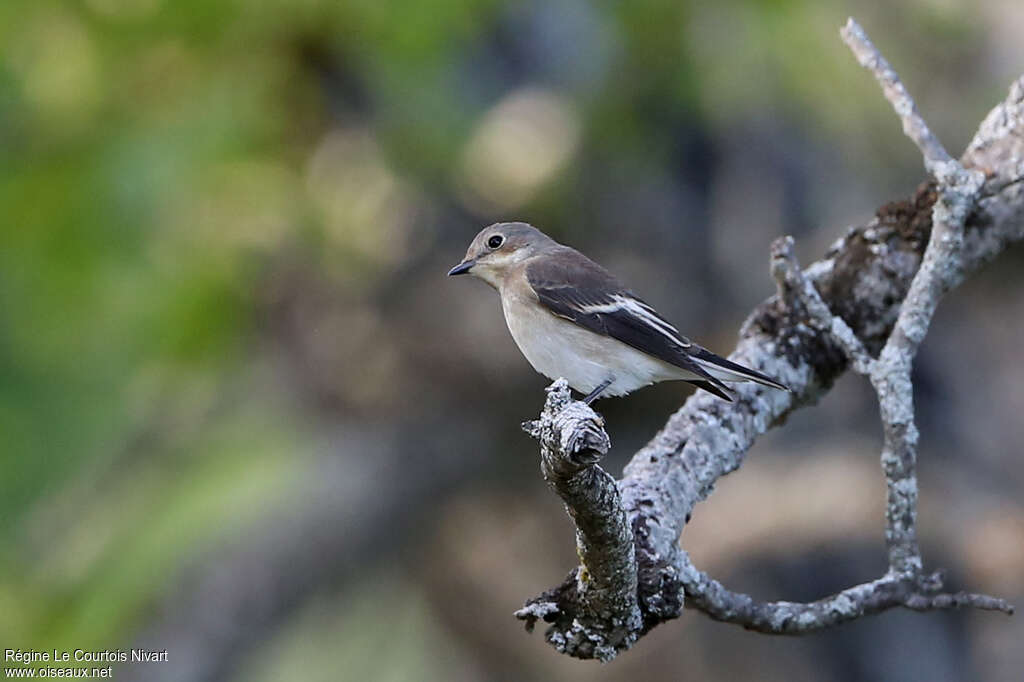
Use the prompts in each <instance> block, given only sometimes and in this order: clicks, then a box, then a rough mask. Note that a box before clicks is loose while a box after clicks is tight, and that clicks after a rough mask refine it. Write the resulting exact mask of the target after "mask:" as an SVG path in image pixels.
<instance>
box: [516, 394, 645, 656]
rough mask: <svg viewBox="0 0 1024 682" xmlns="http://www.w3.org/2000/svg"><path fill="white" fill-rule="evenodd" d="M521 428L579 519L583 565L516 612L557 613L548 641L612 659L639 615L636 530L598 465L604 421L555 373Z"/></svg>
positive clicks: (551, 616)
mask: <svg viewBox="0 0 1024 682" xmlns="http://www.w3.org/2000/svg"><path fill="white" fill-rule="evenodd" d="M523 428H524V429H525V430H526V431H527V433H529V434H530V435H532V436H533V437H534V438H537V439H539V440H540V443H541V471H542V472H543V474H544V479H545V480H546V481H547V482H548V484H549V485H550V486H551V487H552V489H554V491H555V492H556V493H558V496H559V497H561V498H562V501H563V502H565V508H566V510H567V511H568V512H569V515H570V516H571V517H572V520H573V522H574V523H575V524H576V549H577V553H578V554H579V557H580V566H579V567H578V568H577V569H576V570H575V571H574V572H573V573H572V575H570V577H569V580H568V581H567V582H566V585H565V586H563V588H561V589H558V590H556V591H554V592H552V593H546V594H544V595H541V596H540V597H538V598H537V599H533V600H531V601H529V602H527V604H526V606H524V607H523V608H522V609H520V610H519V611H517V612H516V616H517V617H518V618H521V619H523V620H525V621H526V623H527V627H528V628H530V629H532V628H533V625H534V623H535V622H536V621H537V620H538V619H542V620H546V621H551V620H554V621H555V623H556V625H555V627H552V628H551V629H550V630H549V631H548V641H549V642H551V644H553V645H554V646H555V648H557V649H558V650H559V651H561V652H563V653H568V654H571V655H573V656H577V657H580V658H599V659H602V660H610V659H612V658H614V657H615V654H616V653H618V651H619V650H621V649H625V648H628V647H629V646H630V645H631V644H632V643H633V641H635V640H636V637H637V633H638V632H639V630H640V622H641V621H640V608H639V606H638V605H637V574H636V554H635V550H634V545H633V532H632V530H631V529H630V527H629V522H628V519H627V518H626V512H625V511H624V510H623V508H622V502H621V499H620V496H619V489H618V487H617V486H616V483H615V479H614V478H612V476H610V475H609V474H608V473H607V472H605V471H604V470H603V469H601V467H599V466H597V462H598V461H599V460H600V459H601V457H603V456H604V455H605V454H607V452H608V449H609V447H610V446H611V444H610V441H609V440H608V434H607V433H605V431H604V421H603V420H602V419H601V417H600V416H598V414H597V413H596V412H594V411H593V410H592V409H590V406H589V405H586V404H584V403H582V402H578V401H574V400H572V397H571V394H570V392H569V385H568V383H566V381H565V380H564V379H559V380H558V381H556V382H555V383H553V384H552V385H551V386H550V387H548V397H547V400H546V401H545V404H544V411H543V412H542V413H541V416H540V419H539V420H537V421H533V422H527V423H525V424H523ZM570 613H571V614H572V618H571V619H568V620H566V619H565V617H566V616H567V614H570Z"/></svg>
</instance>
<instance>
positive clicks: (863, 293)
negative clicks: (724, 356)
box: [517, 22, 1024, 659]
mask: <svg viewBox="0 0 1024 682" xmlns="http://www.w3.org/2000/svg"><path fill="white" fill-rule="evenodd" d="M843 35H844V39H846V40H847V41H848V43H850V44H851V48H853V49H854V52H855V54H857V57H858V59H859V60H860V61H861V63H863V64H865V65H866V66H868V68H870V69H871V70H872V71H874V72H875V74H876V76H877V77H878V78H879V81H880V83H881V84H882V86H883V90H884V91H885V93H886V96H887V97H888V98H889V100H890V101H891V102H892V103H893V105H894V107H895V109H896V111H897V114H898V115H899V116H900V118H901V119H902V120H903V122H904V129H905V130H906V131H907V134H908V135H909V136H910V137H911V139H913V140H914V142H915V143H916V144H917V145H918V147H919V148H920V149H921V150H922V154H923V155H924V157H925V164H926V168H928V170H929V172H931V173H933V175H935V177H936V181H933V182H926V183H924V184H922V185H921V187H920V188H919V189H918V190H917V192H916V193H915V195H914V196H913V197H911V198H910V199H908V200H906V201H902V202H894V203H892V204H887V205H886V206H883V207H882V208H881V209H879V211H878V213H877V215H876V217H875V219H874V220H873V221H871V222H870V223H869V224H867V225H862V226H857V227H854V228H851V229H850V230H849V231H848V232H847V233H846V235H845V236H844V237H843V238H841V239H840V240H839V241H837V242H836V243H835V244H834V245H833V246H832V247H831V248H830V249H829V251H828V252H827V253H826V254H825V257H824V258H823V259H822V260H819V261H817V262H816V263H813V264H812V265H810V266H809V267H808V268H807V269H806V270H803V271H801V270H800V268H799V265H798V264H797V263H796V260H795V258H794V257H793V255H792V246H791V243H789V242H786V241H781V242H777V244H776V245H775V247H774V248H773V259H772V270H773V274H774V275H775V277H776V280H777V281H778V282H779V291H778V293H777V294H776V295H775V296H773V297H772V298H770V299H768V300H767V301H765V302H764V303H762V304H761V305H760V306H758V307H757V308H756V309H755V310H754V311H753V313H752V314H751V315H750V317H749V318H748V319H747V321H746V322H745V323H744V325H743V327H742V329H741V331H740V339H739V343H738V344H737V348H736V351H735V352H734V353H733V354H732V356H731V357H732V358H733V359H734V360H735V361H737V362H740V363H742V364H745V365H748V366H750V367H754V368H757V369H758V370H760V371H762V372H765V373H766V374H769V375H771V376H774V377H777V378H778V379H779V380H781V381H783V382H785V383H786V384H787V385H789V386H790V387H791V388H792V389H793V392H792V393H785V392H782V391H773V390H771V389H766V388H764V387H762V386H759V385H755V384H746V385H740V386H739V387H738V391H737V400H736V402H735V403H732V404H729V403H725V402H724V401H721V400H718V399H717V398H715V397H714V396H710V395H708V394H705V393H699V394H695V395H694V396H692V397H691V398H690V399H689V400H688V401H687V402H686V404H685V405H684V406H683V407H682V408H681V409H680V410H679V411H678V412H676V414H674V415H673V416H672V417H671V418H670V419H669V420H668V422H667V423H666V424H665V426H664V428H663V429H662V430H661V432H660V433H658V434H657V435H656V436H655V437H654V438H653V439H652V440H651V442H650V443H648V444H647V445H646V446H645V447H644V448H643V449H641V450H640V451H639V452H637V453H636V454H635V455H634V456H633V459H632V460H631V462H630V463H629V465H628V466H627V467H626V469H625V471H624V475H623V478H622V480H621V481H619V484H618V491H619V493H620V494H621V511H622V513H623V514H624V515H625V519H626V526H627V527H628V528H629V529H630V530H631V532H632V535H633V543H634V552H635V562H636V571H635V572H636V577H637V584H636V591H637V603H638V606H639V611H640V614H639V615H640V622H639V624H638V626H637V630H636V631H635V633H634V636H633V637H621V638H619V642H620V645H618V646H617V650H622V649H625V648H628V647H629V646H630V645H631V644H632V642H633V641H634V639H635V638H636V637H639V636H641V635H642V634H644V633H645V632H647V631H648V630H650V629H651V628H652V627H655V626H656V625H658V624H659V623H662V622H664V621H666V620H669V619H672V618H676V617H678V616H679V615H680V613H681V611H682V607H683V601H684V597H685V599H686V601H687V604H688V605H689V606H692V607H694V608H697V609H700V610H702V611H704V612H705V613H707V614H708V615H709V616H711V617H713V618H716V619H718V620H723V621H727V622H732V623H737V624H740V625H742V626H744V627H747V628H750V629H754V630H759V631H763V632H772V633H780V634H787V633H800V632H808V631H811V630H817V629H820V628H823V627H829V626H831V625H835V624H837V623H841V622H845V621H848V620H851V619H853V618H856V617H859V616H861V615H865V614H869V613H875V612H877V611H880V610H883V609H887V608H891V607H895V606H903V607H906V608H911V609H915V610H929V609H942V608H959V607H964V606H971V607H976V608H983V609H995V610H1001V611H1006V612H1010V611H1012V607H1011V606H1010V605H1009V604H1008V603H1006V602H1005V601H1003V600H1000V599H996V598H993V597H988V596H985V595H974V594H965V593H954V594H951V593H944V592H942V580H941V576H940V575H939V574H938V573H934V574H926V573H924V572H923V569H922V563H921V559H920V553H919V551H918V548H917V542H916V537H915V522H916V497H917V485H916V478H915V473H914V468H915V462H916V447H917V430H916V427H915V426H914V422H913V391H912V389H913V386H912V384H911V383H910V375H909V369H910V366H911V364H912V361H913V357H914V354H915V353H916V351H917V347H918V345H919V344H920V342H921V340H922V339H923V338H924V335H925V334H926V333H927V329H928V324H929V322H930V320H931V316H932V314H933V313H934V310H935V306H936V305H937V303H938V300H939V298H940V297H941V295H942V294H943V293H944V292H946V291H948V290H949V289H951V288H953V287H955V286H957V285H958V284H959V283H960V282H962V281H963V279H964V278H965V277H966V276H967V275H969V274H970V273H972V272H974V271H976V270H978V269H979V268H981V267H982V266H983V265H985V264H986V263H988V262H989V261H991V260H992V259H993V258H995V257H996V256H997V255H998V254H999V253H1001V252H1002V251H1004V250H1005V249H1006V248H1007V247H1008V246H1009V245H1011V244H1013V243H1015V242H1019V241H1021V240H1022V239H1024V77H1022V78H1021V79H1018V80H1017V81H1016V82H1015V83H1014V84H1013V85H1012V86H1011V88H1010V93H1009V96H1008V97H1007V98H1006V100H1005V101H1003V102H1002V103H1001V104H999V105H998V106H997V107H996V108H995V109H993V110H992V112H991V113H990V114H989V115H988V116H987V117H986V119H985V121H984V122H983V123H982V124H981V126H980V127H979V129H978V132H977V134H976V135H975V137H974V140H973V141H972V142H971V144H970V145H969V147H968V149H967V151H966V152H965V154H964V156H963V157H962V159H961V162H959V163H958V162H956V161H954V160H952V159H950V158H949V156H948V154H946V153H945V151H944V149H943V148H942V145H941V144H940V143H939V142H938V140H937V139H935V138H934V136H933V135H932V134H931V133H930V131H929V130H928V127H927V126H926V125H925V124H924V121H923V119H921V117H920V115H919V114H918V113H917V110H916V107H915V106H914V104H913V100H911V99H910V97H909V95H908V94H907V92H906V90H905V88H903V86H902V84H901V83H900V81H899V78H898V76H897V75H896V73H895V72H894V71H893V70H892V68H891V67H890V66H889V65H888V63H887V62H885V60H884V59H883V58H882V57H881V55H880V54H878V53H877V50H875V49H874V47H873V46H872V45H871V43H870V41H869V40H868V39H867V37H866V35H864V32H863V30H862V29H860V27H859V26H857V25H856V23H853V22H851V23H850V24H848V25H847V27H846V28H845V29H844V30H843ZM875 355H877V359H875V357H873V356H875ZM848 367H853V368H854V369H855V370H856V371H858V372H860V373H863V374H865V375H866V376H868V377H870V379H871V381H872V384H873V385H874V386H875V389H876V392H877V393H878V396H879V404H880V411H881V414H882V421H883V425H884V426H885V446H884V449H883V455H882V461H883V468H884V471H885V475H886V479H887V482H888V485H889V498H888V513H887V532H886V536H887V541H888V542H887V544H888V548H889V563H890V569H889V571H888V572H887V574H886V575H885V576H883V577H881V578H879V579H878V580H875V581H872V582H869V583H864V584H862V585H857V586H854V587H851V588H848V589H846V590H843V591H842V592H840V593H838V594H836V595H833V596H831V597H827V598H825V599H822V600H819V601H816V602H812V603H809V604H795V603H791V602H774V603H758V602H756V601H754V600H753V599H752V598H751V597H749V596H747V595H742V594H738V593H734V592H730V591H729V590H727V589H726V588H725V587H723V586H722V585H721V584H720V583H718V582H717V581H715V580H714V579H712V578H710V577H709V576H707V575H705V574H704V573H702V572H701V571H699V570H698V569H697V568H696V567H694V566H693V564H692V563H691V562H690V560H689V557H688V556H687V555H686V553H685V552H684V551H683V550H682V549H681V548H680V546H679V537H680V534H681V533H682V531H683V529H684V527H685V525H686V523H687V521H688V520H689V517H690V513H691V511H692V509H693V507H694V505H696V504H697V503H698V502H700V501H701V500H703V499H705V498H706V497H707V495H709V494H710V492H711V490H712V487H713V485H714V483H715V482H716V481H717V480H718V478H720V477H721V476H724V475H726V474H728V473H730V472H732V471H735V470H736V469H738V468H739V467H740V466H741V465H742V463H743V457H744V454H745V453H746V451H747V450H748V449H749V448H750V446H751V445H752V444H753V442H754V440H755V439H756V438H757V437H758V436H759V435H760V434H762V433H764V432H765V431H767V430H768V429H769V428H771V427H772V426H773V425H775V424H778V423H780V421H782V420H783V419H784V418H785V416H786V415H787V414H789V413H790V412H792V411H793V410H795V409H798V408H800V407H803V406H805V405H808V404H813V403H815V402H816V401H817V400H818V399H819V398H820V396H821V394H822V393H824V392H825V391H827V390H828V389H829V388H830V387H831V385H832V383H833V382H834V381H835V379H836V378H837V377H838V376H839V375H841V374H842V373H843V372H844V371H845V370H846V369H847V368H848ZM567 405H568V407H570V408H572V406H573V405H576V403H571V402H570V403H568V404H567ZM573 409H575V408H573ZM545 412H546V413H547V412H548V408H547V407H546V408H545ZM548 419H549V420H553V419H554V415H551V416H549V417H548ZM598 419H599V418H598ZM541 421H542V422H543V421H544V417H543V416H542V420H541ZM593 423H595V424H599V422H593ZM570 440H571V439H570ZM553 442H554V441H548V444H547V445H544V446H543V447H542V450H543V449H544V448H548V447H550V444H551V443H553ZM602 442H603V440H602ZM546 456H547V455H546ZM557 459H558V458H557V457H556V460H557ZM546 475H547V474H546ZM549 480H550V479H549ZM593 499H594V498H588V501H590V502H592V501H593ZM563 500H566V502H567V505H568V506H570V513H571V514H574V518H577V519H578V518H579V516H580V515H579V513H578V511H576V512H574V511H573V510H572V508H571V504H570V502H569V501H568V499H567V498H566V496H564V495H563ZM606 500H607V502H608V504H615V500H616V498H614V497H612V496H609V497H607V498H606ZM594 512H595V510H593V509H590V510H588V513H587V516H588V517H590V518H597V515H596V514H595V513H594ZM604 515H605V516H607V517H608V518H612V519H616V523H618V522H619V521H618V519H620V518H621V517H620V516H619V515H618V510H617V509H615V510H612V509H608V510H605V513H604ZM587 534H588V535H589V536H593V535H594V529H593V528H590V529H588V531H587ZM611 547H612V548H614V543H612V544H611ZM590 550H591V552H590V554H589V555H588V556H587V558H586V559H585V560H584V565H585V566H588V567H589V566H590V565H598V564H600V562H601V559H600V557H598V556H596V555H595V554H594V552H597V553H600V552H601V551H602V549H601V547H600V546H597V545H591V546H590ZM614 551H616V552H617V553H618V556H620V557H621V556H623V553H622V552H621V551H620V550H619V549H615V550H614ZM588 570H589V569H588ZM581 571H582V569H577V571H575V572H574V573H573V574H571V575H570V577H569V579H568V580H567V581H566V582H565V583H564V584H563V585H561V586H559V587H557V588H555V589H553V590H551V591H549V592H547V593H545V595H542V596H541V597H539V598H537V599H535V600H532V601H531V602H530V603H529V604H528V605H527V607H526V608H525V609H523V610H522V611H520V612H519V613H518V614H517V615H518V616H519V617H520V618H523V619H525V620H526V621H527V622H528V624H531V625H532V624H533V623H534V622H535V621H536V620H537V619H538V618H542V619H544V620H545V621H547V622H549V623H552V625H551V627H549V629H548V632H547V638H548V640H549V641H551V642H552V643H554V644H555V645H556V646H559V648H560V650H562V651H565V652H566V653H570V654H572V655H576V656H580V657H590V656H593V655H597V654H596V652H595V651H594V650H592V649H588V648H587V647H575V648H574V647H563V646H560V644H561V643H562V642H565V641H567V637H568V638H570V639H572V640H573V641H583V640H586V639H588V638H589V636H590V635H594V636H596V637H597V638H598V639H602V637H603V635H602V634H601V633H603V632H605V631H607V630H608V629H609V625H608V624H607V623H601V622H595V621H594V619H593V618H592V614H593V612H592V610H588V608H587V606H586V600H585V599H584V600H580V599H578V598H566V595H570V594H575V593H576V592H578V585H579V584H580V580H579V576H580V575H581V574H582V573H581ZM574 591H575V592H574ZM620 622H621V621H620ZM602 641H608V640H607V639H604V640H602ZM600 656H601V658H605V659H607V658H608V651H607V650H602V651H601V652H600Z"/></svg>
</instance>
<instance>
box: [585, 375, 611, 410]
mask: <svg viewBox="0 0 1024 682" xmlns="http://www.w3.org/2000/svg"><path fill="white" fill-rule="evenodd" d="M612 381H613V380H612V379H605V380H604V381H602V382H601V383H599V384H598V385H597V388H595V389H594V390H593V391H591V392H590V393H588V394H587V397H586V398H584V399H583V402H584V403H586V404H587V405H589V404H590V403H592V402H594V401H595V400H597V396H599V395H601V391H603V390H604V389H606V388H608V387H609V386H611V385H612Z"/></svg>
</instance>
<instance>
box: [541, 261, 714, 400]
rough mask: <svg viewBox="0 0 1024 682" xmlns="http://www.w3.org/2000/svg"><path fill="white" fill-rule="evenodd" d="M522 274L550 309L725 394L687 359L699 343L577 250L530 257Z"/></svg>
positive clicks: (706, 374)
mask: <svg viewBox="0 0 1024 682" xmlns="http://www.w3.org/2000/svg"><path fill="white" fill-rule="evenodd" d="M526 279H527V281H528V282H529V284H530V287H531V288H532V289H533V291H534V293H535V294H536V295H537V299H538V300H539V301H540V303H541V304H542V305H544V306H545V307H546V308H547V309H548V310H550V311H551V312H552V313H554V314H555V315H557V316H559V317H561V318H564V319H566V320H570V321H571V322H575V323H576V324H578V325H580V326H581V327H585V328H587V329H589V330H590V331H592V332H596V333H598V334H604V335H605V336H610V337H612V338H613V339H617V340H618V341H621V342H622V343H625V344H626V345H628V346H632V347H633V348H636V349H637V350H640V351H643V352H644V353H647V354H648V355H652V356H654V357H656V358H659V359H661V360H664V361H665V362H667V363H669V364H671V365H674V366H676V367H679V368H681V369H685V370H687V371H688V372H692V373H693V374H694V375H696V377H699V378H700V380H701V383H702V384H709V385H710V386H713V387H715V388H717V389H718V391H712V393H715V394H716V395H720V393H719V391H720V392H722V393H724V394H725V395H720V397H723V398H725V399H726V400H731V398H730V397H729V396H728V391H729V389H728V388H727V387H726V386H725V384H723V383H722V382H721V381H720V380H719V379H717V378H716V377H714V376H712V374H710V373H709V372H708V371H707V370H706V369H704V367H703V366H702V364H701V363H699V362H697V361H695V360H694V359H693V356H692V355H691V353H692V352H693V350H695V349H700V346H697V345H695V344H693V343H691V342H690V340H689V339H687V338H686V337H685V336H683V335H682V334H680V333H679V330H677V329H676V328H675V327H673V326H672V325H671V324H670V323H669V322H668V321H667V320H666V319H665V318H663V317H662V316H661V315H659V314H658V313H657V311H655V310H654V308H652V307H651V306H649V305H647V304H646V303H644V302H643V301H642V300H640V299H639V298H637V297H636V296H634V295H633V294H632V293H631V292H630V291H629V290H628V289H626V288H625V287H624V286H622V284H621V283H620V282H619V281H618V280H617V279H615V277H614V276H613V275H612V274H611V273H609V272H608V271H607V270H605V269H604V268H602V267H601V266H600V265H598V264H597V263H595V262H593V261H592V260H590V259H589V258H587V257H586V256H584V255H583V254H581V253H579V252H578V251H576V250H574V249H570V248H568V247H563V248H560V249H559V250H558V253H556V254H551V255H548V256H547V257H544V258H538V259H536V260H534V261H533V262H531V263H529V264H528V265H527V267H526ZM700 350H703V349H700ZM701 387H702V388H704V386H703V385H702V386H701ZM707 390H710V389H707Z"/></svg>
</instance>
